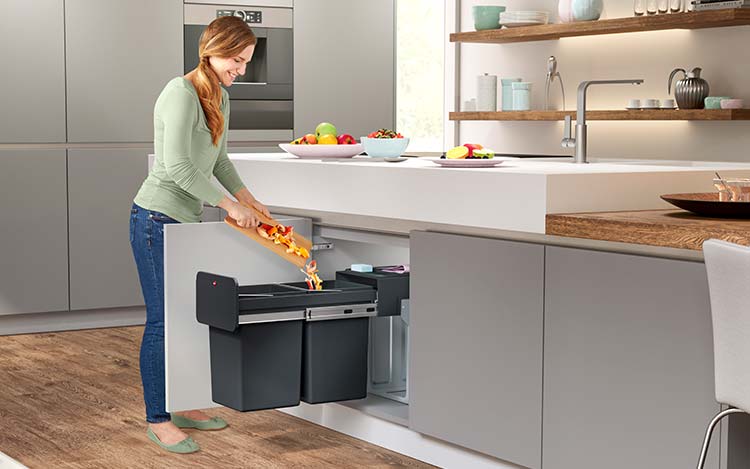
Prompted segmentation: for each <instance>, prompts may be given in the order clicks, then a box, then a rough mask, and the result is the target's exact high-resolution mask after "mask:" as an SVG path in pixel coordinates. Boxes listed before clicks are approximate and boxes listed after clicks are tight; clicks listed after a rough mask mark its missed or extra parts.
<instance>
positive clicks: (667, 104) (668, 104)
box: [661, 99, 674, 109]
mask: <svg viewBox="0 0 750 469" xmlns="http://www.w3.org/2000/svg"><path fill="white" fill-rule="evenodd" d="M661 107H663V108H664V109H674V99H665V100H663V101H662V102H661Z"/></svg>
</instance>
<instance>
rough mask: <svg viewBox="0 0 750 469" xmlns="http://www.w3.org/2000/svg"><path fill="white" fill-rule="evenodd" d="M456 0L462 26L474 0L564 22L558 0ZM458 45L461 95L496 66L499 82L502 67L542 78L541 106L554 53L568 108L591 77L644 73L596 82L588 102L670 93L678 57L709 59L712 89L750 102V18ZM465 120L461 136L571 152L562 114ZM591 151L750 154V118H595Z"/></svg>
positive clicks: (627, 11) (615, 104) (685, 63)
mask: <svg viewBox="0 0 750 469" xmlns="http://www.w3.org/2000/svg"><path fill="white" fill-rule="evenodd" d="M456 1H460V2H461V30H462V31H473V30H474V26H473V19H472V13H471V7H472V5H480V4H481V5H488V4H497V5H506V6H507V7H508V10H547V11H550V12H552V15H551V21H554V22H557V3H558V2H557V0H504V1H503V0H463V1H461V0H447V5H448V7H447V8H449V9H450V8H452V7H453V5H455V2H456ZM604 4H605V11H604V15H603V16H602V18H617V17H627V16H632V15H633V13H632V6H633V2H632V1H631V0H605V1H604ZM446 40H448V39H447V37H446ZM460 47H461V63H460V66H461V75H460V77H461V87H460V93H461V95H460V98H461V101H462V102H463V101H464V100H466V99H469V98H471V97H475V96H476V77H477V75H480V74H483V73H489V74H492V75H497V76H498V84H499V78H500V77H516V76H517V77H522V78H524V80H525V81H532V82H534V89H533V92H532V101H533V102H532V106H533V108H534V109H542V108H543V106H544V81H545V74H546V62H547V57H548V56H550V55H554V56H556V57H557V59H558V63H559V66H558V69H559V70H560V72H561V74H562V76H563V81H564V82H565V91H566V94H567V103H566V104H567V108H568V109H574V108H575V98H576V95H575V92H576V89H577V87H578V83H579V82H581V81H583V80H589V79H620V78H643V79H645V80H646V82H645V83H644V84H643V85H641V86H632V85H615V86H609V85H607V86H601V87H599V88H595V87H592V88H590V89H589V93H588V95H589V102H588V108H589V109H620V108H623V107H624V106H625V104H626V103H627V100H628V98H646V97H649V98H658V99H664V98H667V97H668V95H667V79H668V77H669V73H670V72H671V71H672V70H673V69H674V68H677V67H680V68H693V67H701V68H703V76H704V77H705V78H706V79H707V80H708V81H709V83H710V85H711V95H712V96H732V97H736V98H743V99H745V100H746V102H747V105H748V107H750V79H748V74H750V26H739V27H733V28H720V29H703V30H696V31H689V30H673V31H654V32H642V33H630V34H616V35H607V36H589V37H577V38H565V39H561V40H557V41H543V42H531V43H521V44H461V46H460ZM447 65H448V67H446V69H450V64H447ZM448 91H449V92H450V91H452V89H449V90H448ZM499 96H500V90H498V99H499ZM553 99H554V100H555V101H553V102H555V103H556V105H557V106H558V107H559V106H561V105H562V102H561V99H560V98H559V85H558V91H557V93H553ZM451 103H452V101H451ZM449 110H454V109H453V108H450V109H449ZM460 129H461V133H460V142H459V143H465V142H479V143H483V144H485V146H489V147H491V148H493V149H495V150H496V151H500V152H517V153H543V154H572V152H571V151H570V150H564V149H562V148H561V147H560V139H561V138H562V133H563V128H562V123H561V122H552V123H531V122H462V123H461V124H460ZM589 155H590V157H595V158H596V157H598V158H649V159H690V160H702V161H750V121H744V122H743V121H737V122H686V121H677V122H664V121H651V122H590V125H589Z"/></svg>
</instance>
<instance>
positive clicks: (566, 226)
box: [546, 210, 750, 251]
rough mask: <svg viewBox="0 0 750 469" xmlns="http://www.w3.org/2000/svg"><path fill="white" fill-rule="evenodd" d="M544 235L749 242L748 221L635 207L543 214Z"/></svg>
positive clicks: (695, 246)
mask: <svg viewBox="0 0 750 469" xmlns="http://www.w3.org/2000/svg"><path fill="white" fill-rule="evenodd" d="M546 234H548V235H554V236H565V237H569V238H585V239H595V240H600V241H615V242H621V243H630V244H645V245H649V246H660V247H670V248H677V249H692V250H695V251H700V250H702V246H703V241H705V240H707V239H712V238H713V239H722V240H724V241H729V242H732V243H737V244H742V245H746V246H749V245H750V220H730V219H722V218H706V217H699V216H697V215H693V214H691V213H690V212H686V211H684V210H639V211H630V212H592V213H565V214H554V215H547V217H546Z"/></svg>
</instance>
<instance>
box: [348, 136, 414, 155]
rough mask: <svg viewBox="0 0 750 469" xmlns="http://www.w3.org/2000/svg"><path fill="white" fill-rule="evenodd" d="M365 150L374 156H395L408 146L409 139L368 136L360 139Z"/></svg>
mask: <svg viewBox="0 0 750 469" xmlns="http://www.w3.org/2000/svg"><path fill="white" fill-rule="evenodd" d="M360 141H361V142H362V146H363V147H364V149H365V152H367V154H368V155H369V156H372V157H375V158H395V157H397V156H401V155H402V154H403V153H404V151H406V147H408V146H409V139H408V138H406V137H404V138H368V137H362V138H361V139H360Z"/></svg>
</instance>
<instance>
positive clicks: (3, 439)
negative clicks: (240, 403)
mask: <svg viewBox="0 0 750 469" xmlns="http://www.w3.org/2000/svg"><path fill="white" fill-rule="evenodd" d="M142 330H143V329H142V328H140V327H129V328H116V329H99V330H90V331H76V332H63V333H54V334H31V335H19V336H7V337H0V451H2V452H4V453H6V454H7V455H8V456H11V457H12V458H14V459H17V460H18V461H19V462H21V463H23V464H25V465H27V466H28V467H29V468H31V469H34V468H44V469H46V468H52V467H55V468H76V469H83V468H92V469H93V468H97V469H98V468H104V467H106V468H110V469H112V468H194V467H204V468H304V467H316V468H319V467H346V468H352V467H373V468H385V467H388V468H398V467H409V468H413V467H419V468H428V467H433V466H430V465H428V464H424V463H421V462H419V461H416V460H413V459H410V458H408V457H405V456H402V455H400V454H398V453H394V452H392V451H388V450H386V449H383V448H380V447H378V446H373V445H371V444H369V443H365V442H363V441H361V440H358V439H356V438H352V437H349V436H346V435H343V434H341V433H337V432H334V431H332V430H329V429H326V428H323V427H320V426H318V425H315V424H312V423H310V422H307V421H304V420H301V419H297V418H295V417H292V416H289V415H287V414H284V413H281V412H277V411H263V412H250V413H240V412H235V411H232V410H230V409H223V408H222V409H215V410H213V411H211V413H212V414H215V415H219V416H221V417H223V418H225V419H226V420H227V421H228V422H229V423H230V428H228V429H226V430H223V431H219V432H198V431H194V430H188V433H189V434H190V435H191V436H193V438H194V439H195V440H196V441H197V442H198V443H199V444H200V445H201V448H202V449H201V451H200V452H198V453H195V454H192V455H173V454H170V453H167V452H165V451H163V450H161V449H160V448H158V447H157V446H156V445H155V444H154V443H152V442H151V441H149V440H148V438H147V437H146V424H145V421H144V408H143V401H142V394H141V384H140V376H139V373H138V348H139V345H140V341H141V333H142Z"/></svg>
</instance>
